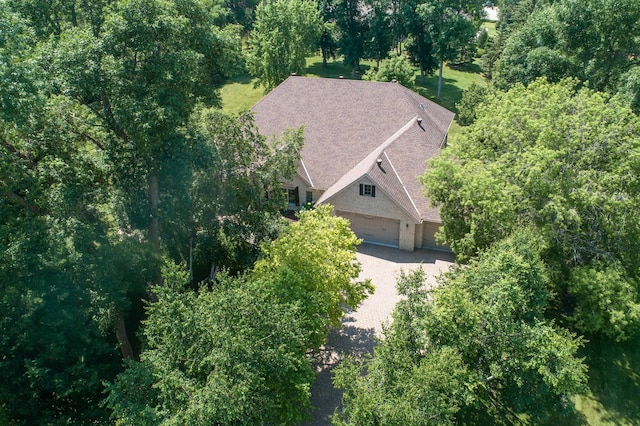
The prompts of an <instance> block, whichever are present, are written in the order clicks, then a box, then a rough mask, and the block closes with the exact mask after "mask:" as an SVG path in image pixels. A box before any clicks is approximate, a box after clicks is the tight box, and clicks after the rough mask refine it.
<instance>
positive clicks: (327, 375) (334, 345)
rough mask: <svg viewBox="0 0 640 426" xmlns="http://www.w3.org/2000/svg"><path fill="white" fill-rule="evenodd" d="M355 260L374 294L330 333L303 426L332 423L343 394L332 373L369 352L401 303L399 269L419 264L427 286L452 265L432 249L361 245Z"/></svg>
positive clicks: (447, 256)
mask: <svg viewBox="0 0 640 426" xmlns="http://www.w3.org/2000/svg"><path fill="white" fill-rule="evenodd" d="M358 260H359V261H360V263H361V264H362V273H361V274H360V278H361V279H363V278H371V281H372V282H373V284H374V285H375V286H376V290H375V293H374V294H373V295H371V296H369V298H368V299H367V300H365V301H364V303H363V304H362V306H360V307H359V308H358V310H357V311H354V312H350V313H348V314H347V315H346V317H345V319H344V320H343V328H342V329H341V330H333V331H332V332H331V334H330V335H329V340H328V343H327V344H326V345H325V346H324V347H323V348H322V349H321V350H320V353H319V354H318V355H317V358H316V371H317V375H316V381H315V383H314V384H313V386H312V387H311V405H312V406H313V409H312V411H311V413H310V417H311V419H310V420H309V421H306V422H303V423H302V425H304V426H321V425H322V426H324V425H330V424H331V416H332V415H333V413H334V411H335V409H336V408H337V407H338V406H339V405H340V401H341V399H342V392H341V391H340V390H338V389H335V388H334V387H333V384H332V383H331V370H333V368H334V367H335V366H336V365H337V364H338V363H339V362H340V360H341V359H342V358H343V356H344V355H345V354H349V355H354V356H363V355H364V354H366V353H372V352H373V347H374V345H375V338H376V336H377V337H379V336H380V334H381V331H382V324H383V322H385V321H387V320H389V319H390V318H391V312H392V311H393V308H394V306H395V304H396V302H398V300H400V296H399V295H398V293H397V292H396V287H395V283H396V278H397V277H398V275H399V273H400V270H404V271H409V270H412V269H415V268H417V267H418V266H420V265H422V268H423V269H424V270H425V272H427V276H428V281H427V282H428V283H431V284H433V283H435V277H436V276H438V275H439V274H440V272H442V271H445V270H447V269H448V268H449V267H450V266H451V265H453V263H454V257H453V254H450V253H442V252H438V251H431V250H416V251H414V252H406V251H400V250H398V249H392V248H387V247H381V246H375V245H371V244H362V245H361V246H360V247H359V248H358Z"/></svg>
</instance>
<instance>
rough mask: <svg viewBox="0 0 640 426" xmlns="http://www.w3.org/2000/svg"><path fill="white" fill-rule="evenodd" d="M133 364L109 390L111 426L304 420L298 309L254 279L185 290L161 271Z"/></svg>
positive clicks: (305, 377) (305, 373) (181, 280)
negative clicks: (139, 351) (113, 425)
mask: <svg viewBox="0 0 640 426" xmlns="http://www.w3.org/2000/svg"><path fill="white" fill-rule="evenodd" d="M164 277H165V280H164V284H162V285H161V286H160V287H158V288H157V289H156V293H157V296H158V300H157V301H156V302H154V303H152V304H150V305H149V307H148V310H147V315H148V316H147V319H146V320H145V324H144V338H145V339H144V340H145V343H146V346H145V350H144V351H143V352H142V354H141V356H140V361H139V362H137V361H130V362H128V363H127V365H126V367H127V368H126V371H125V372H124V373H122V374H121V375H119V376H118V378H117V380H116V381H115V382H113V383H112V384H110V385H109V388H108V391H109V395H108V398H107V405H108V406H109V408H110V409H111V410H112V418H113V419H114V420H116V422H117V423H119V424H145V425H156V424H157V425H180V424H272V423H275V424H283V425H293V424H297V423H299V422H300V420H302V417H303V415H304V411H305V408H306V407H308V405H309V387H310V384H311V382H312V380H313V377H314V374H313V371H312V370H311V367H310V362H309V360H308V359H307V358H306V351H307V347H306V346H305V343H306V341H307V339H306V332H305V328H304V321H303V320H302V316H301V306H300V305H296V304H293V305H290V304H288V303H287V302H286V301H285V302H283V301H281V300H279V299H278V297H277V296H276V295H275V294H274V292H273V291H271V290H270V288H271V287H270V286H269V285H265V284H264V283H262V282H260V281H257V280H250V279H231V278H229V277H227V276H222V274H221V275H220V276H219V277H218V281H217V282H216V284H215V285H213V286H212V287H211V288H208V287H207V286H203V287H201V288H200V289H199V290H198V291H197V292H196V291H191V290H187V288H188V281H189V279H188V275H187V274H186V273H184V272H183V271H181V270H180V268H178V267H177V266H171V267H167V268H165V271H164Z"/></svg>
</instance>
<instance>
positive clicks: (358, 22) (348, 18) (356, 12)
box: [336, 0, 368, 76]
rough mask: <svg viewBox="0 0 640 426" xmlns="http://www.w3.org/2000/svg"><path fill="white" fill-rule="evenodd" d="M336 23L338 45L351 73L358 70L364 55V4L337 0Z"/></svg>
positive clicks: (365, 24) (365, 25)
mask: <svg viewBox="0 0 640 426" xmlns="http://www.w3.org/2000/svg"><path fill="white" fill-rule="evenodd" d="M336 24H337V25H338V28H339V29H340V38H339V40H338V46H339V48H340V54H341V55H342V56H343V62H344V64H345V65H348V66H350V67H351V74H352V75H353V76H355V75H356V72H357V71H359V70H360V60H361V59H362V58H363V57H364V49H365V34H366V32H367V29H368V23H367V19H366V15H365V13H364V5H363V4H362V3H361V2H360V0H339V1H338V2H337V4H336Z"/></svg>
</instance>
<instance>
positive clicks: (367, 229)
mask: <svg viewBox="0 0 640 426" xmlns="http://www.w3.org/2000/svg"><path fill="white" fill-rule="evenodd" d="M336 214H337V215H339V216H342V217H344V218H346V219H349V221H350V222H351V230H352V231H353V232H354V233H355V234H356V235H357V236H358V238H362V239H363V240H365V241H366V242H368V243H374V244H382V245H386V246H391V247H398V244H399V236H400V221H399V220H394V219H385V218H381V217H374V216H364V215H359V214H355V213H347V212H340V211H337V212H336Z"/></svg>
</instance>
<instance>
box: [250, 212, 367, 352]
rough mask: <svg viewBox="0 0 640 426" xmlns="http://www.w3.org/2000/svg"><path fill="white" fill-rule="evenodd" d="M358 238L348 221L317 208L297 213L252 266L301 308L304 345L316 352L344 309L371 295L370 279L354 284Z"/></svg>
mask: <svg viewBox="0 0 640 426" xmlns="http://www.w3.org/2000/svg"><path fill="white" fill-rule="evenodd" d="M359 243H360V240H358V238H357V237H356V236H355V234H354V233H353V231H351V229H350V228H349V221H347V220H346V219H344V218H341V217H338V216H334V215H333V207H331V206H330V205H320V206H318V207H316V208H315V209H313V210H303V211H301V212H300V213H299V221H297V222H295V223H292V224H291V225H290V226H289V227H288V228H287V229H286V230H285V231H284V232H283V234H282V235H281V236H280V237H279V238H278V239H276V240H274V241H272V242H269V243H266V244H265V245H264V246H263V256H262V258H261V259H260V260H259V261H258V262H257V263H256V266H255V268H254V274H255V275H256V276H257V277H258V278H262V279H266V280H267V281H269V282H273V283H277V284H278V286H277V288H276V289H275V290H276V292H277V293H278V294H279V297H280V298H282V299H283V300H288V301H291V302H299V303H300V304H301V305H302V306H303V310H304V311H305V316H306V318H307V320H308V321H309V325H308V329H309V331H310V339H309V343H308V347H309V348H312V349H317V348H318V347H319V346H320V345H321V344H322V343H323V342H324V341H325V339H326V336H327V334H328V332H329V330H330V328H331V327H340V326H341V323H340V320H341V319H342V317H343V316H344V313H345V309H355V308H357V307H358V305H359V304H360V303H361V302H362V301H363V300H364V299H365V298H366V297H367V295H368V294H370V293H372V292H373V286H372V285H371V283H370V281H369V280H364V281H357V278H358V275H359V274H360V263H359V262H358V261H357V258H356V246H357V245H358V244H359Z"/></svg>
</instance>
